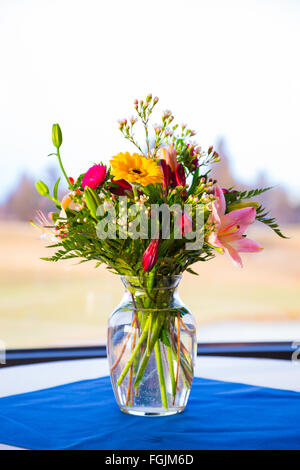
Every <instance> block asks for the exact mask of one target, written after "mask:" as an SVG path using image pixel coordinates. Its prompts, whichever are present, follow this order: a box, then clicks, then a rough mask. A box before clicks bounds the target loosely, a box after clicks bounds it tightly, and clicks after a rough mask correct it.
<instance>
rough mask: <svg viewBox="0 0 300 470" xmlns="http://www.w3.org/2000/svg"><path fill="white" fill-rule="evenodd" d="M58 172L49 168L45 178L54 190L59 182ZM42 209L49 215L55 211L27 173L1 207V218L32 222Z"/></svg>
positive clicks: (22, 176)
mask: <svg viewBox="0 0 300 470" xmlns="http://www.w3.org/2000/svg"><path fill="white" fill-rule="evenodd" d="M57 177H58V176H57V171H56V170H55V169H54V168H53V167H49V168H48V169H47V171H46V176H45V178H44V180H45V182H46V183H47V185H48V186H49V188H52V187H53V186H54V184H55V181H56V180H57ZM38 209H40V210H42V211H43V212H45V213H47V212H50V211H51V210H53V203H52V202H51V201H49V199H47V198H43V197H41V196H40V195H39V194H38V192H37V190H36V189H35V185H34V180H33V179H32V178H30V177H29V176H28V175H27V174H26V173H24V174H23V175H21V177H20V180H19V182H18V183H17V184H16V189H15V190H14V191H12V192H11V194H10V195H9V196H8V198H7V201H6V202H5V203H4V204H3V205H2V206H1V207H0V218H1V219H6V220H14V219H17V220H31V219H34V217H35V214H36V211H37V210H38Z"/></svg>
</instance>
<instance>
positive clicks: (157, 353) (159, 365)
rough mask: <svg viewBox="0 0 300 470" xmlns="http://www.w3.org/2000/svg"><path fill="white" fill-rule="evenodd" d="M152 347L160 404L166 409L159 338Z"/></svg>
mask: <svg viewBox="0 0 300 470" xmlns="http://www.w3.org/2000/svg"><path fill="white" fill-rule="evenodd" d="M154 349H155V356H156V363H157V370H158V377H159V383H160V393H161V399H162V404H163V407H164V408H165V409H166V410H167V409H168V399H167V391H166V384H165V376H164V368H163V362H162V357H161V350H160V344H159V340H158V341H156V343H155V347H154Z"/></svg>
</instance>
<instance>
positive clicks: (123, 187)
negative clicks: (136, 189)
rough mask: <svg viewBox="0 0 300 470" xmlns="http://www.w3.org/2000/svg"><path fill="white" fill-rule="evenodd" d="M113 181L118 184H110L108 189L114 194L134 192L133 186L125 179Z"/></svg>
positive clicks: (124, 194)
mask: <svg viewBox="0 0 300 470" xmlns="http://www.w3.org/2000/svg"><path fill="white" fill-rule="evenodd" d="M111 182H112V183H115V184H117V185H118V187H116V186H109V187H108V189H109V190H110V192H111V193H112V194H115V195H116V196H126V194H128V192H129V191H130V192H132V186H131V184H129V183H128V182H127V181H125V180H117V181H115V180H113V179H112V180H111Z"/></svg>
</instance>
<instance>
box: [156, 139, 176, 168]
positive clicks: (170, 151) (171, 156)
mask: <svg viewBox="0 0 300 470" xmlns="http://www.w3.org/2000/svg"><path fill="white" fill-rule="evenodd" d="M157 154H158V158H159V159H161V160H165V162H166V163H167V165H169V167H170V168H171V170H172V171H175V170H176V165H177V152H176V150H175V149H174V148H173V147H172V145H169V147H161V148H160V149H159V150H158V153H157Z"/></svg>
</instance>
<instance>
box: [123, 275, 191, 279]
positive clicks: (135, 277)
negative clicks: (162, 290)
mask: <svg viewBox="0 0 300 470" xmlns="http://www.w3.org/2000/svg"><path fill="white" fill-rule="evenodd" d="M119 277H120V278H121V279H144V277H143V276H130V275H127V274H126V275H125V274H119ZM182 277H183V274H171V275H170V276H165V275H162V274H155V275H154V278H155V279H174V280H175V279H178V280H180V279H182Z"/></svg>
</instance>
